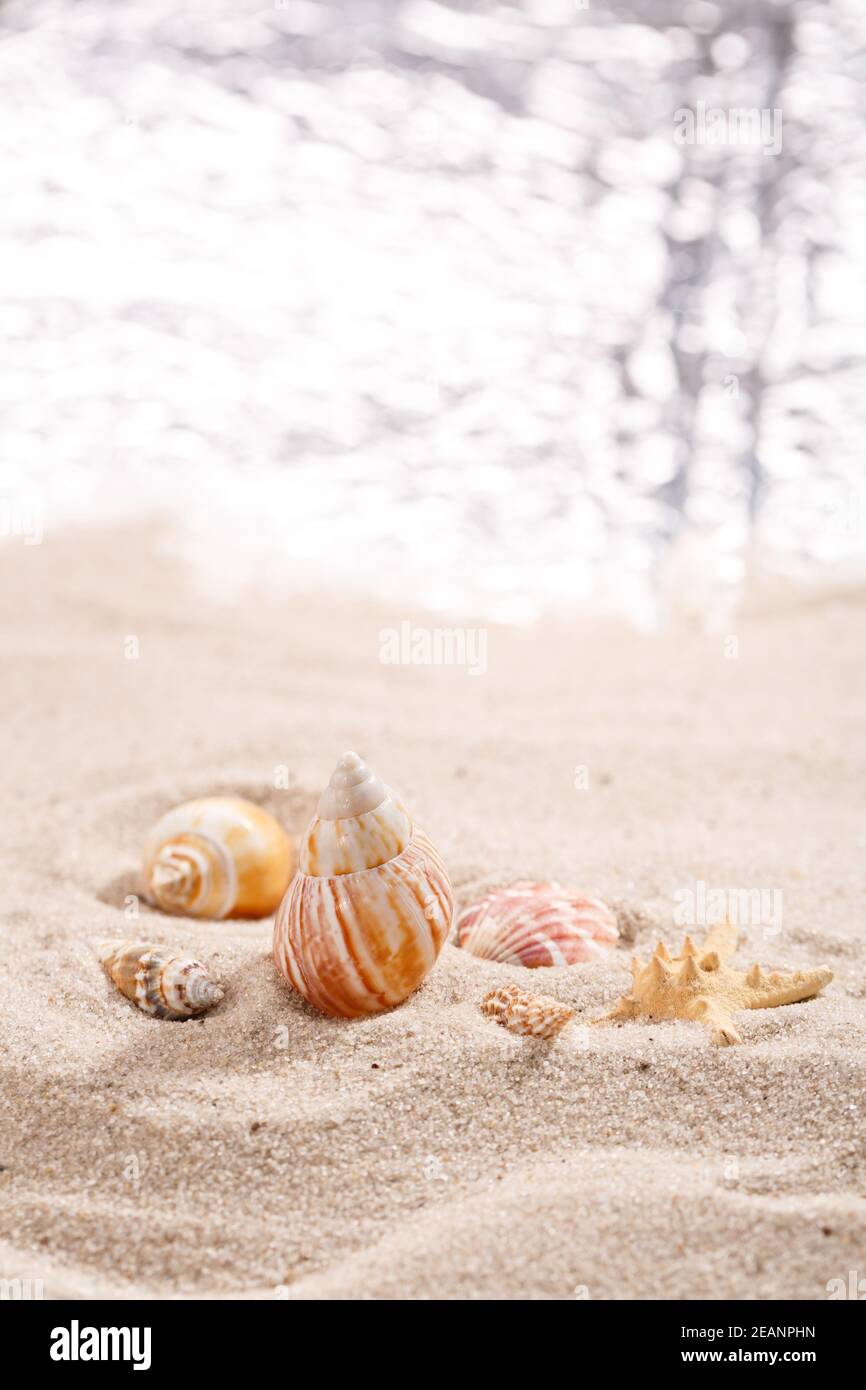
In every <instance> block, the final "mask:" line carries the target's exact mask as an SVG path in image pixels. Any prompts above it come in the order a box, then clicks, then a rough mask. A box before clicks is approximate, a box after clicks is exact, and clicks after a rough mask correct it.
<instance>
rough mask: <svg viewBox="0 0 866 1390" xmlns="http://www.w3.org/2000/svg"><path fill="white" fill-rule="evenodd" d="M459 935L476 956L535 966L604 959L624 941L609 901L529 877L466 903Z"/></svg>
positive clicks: (460, 939) (467, 949)
mask: <svg viewBox="0 0 866 1390" xmlns="http://www.w3.org/2000/svg"><path fill="white" fill-rule="evenodd" d="M457 935H458V939H459V942H460V945H461V946H462V947H463V950H464V951H469V952H470V954H471V955H473V956H481V957H482V958H483V959H484V960H495V961H500V962H502V963H503V964H506V965H524V966H526V967H527V968H528V969H530V970H532V969H535V968H536V967H537V966H542V965H575V964H576V963H578V962H580V961H588V960H604V958H605V956H606V955H607V953H608V952H609V951H610V950H612V949H613V947H614V946H615V945H616V943H617V940H618V932H617V926H616V918H615V917H614V915H613V913H612V912H611V911H610V909H609V908H607V907H605V905H604V903H603V902H599V901H598V899H596V898H585V897H583V896H582V894H580V893H575V892H574V890H573V889H571V888H564V887H563V885H562V884H561V883H531V882H528V881H521V882H520V883H514V884H512V886H511V887H510V888H497V889H496V890H495V891H494V892H492V893H488V894H487V896H486V897H484V898H482V899H481V900H480V901H479V902H477V903H473V904H472V905H471V906H470V907H466V908H464V909H463V911H462V912H461V914H460V916H459V918H458V920H457Z"/></svg>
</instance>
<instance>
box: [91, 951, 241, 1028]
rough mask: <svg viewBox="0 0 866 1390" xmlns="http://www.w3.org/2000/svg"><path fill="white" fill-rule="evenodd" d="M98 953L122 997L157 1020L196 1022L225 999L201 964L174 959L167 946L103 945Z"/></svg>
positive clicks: (195, 961)
mask: <svg viewBox="0 0 866 1390" xmlns="http://www.w3.org/2000/svg"><path fill="white" fill-rule="evenodd" d="M97 953H98V955H99V959H100V961H101V962H102V964H103V966H104V967H105V970H106V973H107V974H108V977H109V979H111V980H113V981H114V983H115V984H116V985H117V988H118V989H119V990H120V992H121V994H125V995H126V997H127V999H131V1000H132V1002H133V1003H134V1004H137V1005H138V1007H139V1008H140V1009H143V1010H144V1012H145V1013H146V1014H153V1015H154V1016H155V1017H156V1018H173V1019H184V1018H192V1017H193V1016H194V1015H195V1014H203V1013H204V1012H205V1010H206V1009H209V1008H211V1006H212V1005H214V1004H218V1003H219V1001H220V1000H221V999H222V997H223V993H224V991H223V990H222V989H221V988H220V986H219V985H218V984H216V983H215V981H214V980H212V979H211V978H210V976H209V975H208V973H207V970H206V969H205V967H204V966H203V965H202V964H201V962H200V961H197V960H192V959H191V958H190V957H189V956H177V955H174V954H173V953H172V952H171V950H170V949H169V948H168V947H167V946H146V945H142V944H141V943H140V942H136V941H103V943H102V945H101V946H98V947H97Z"/></svg>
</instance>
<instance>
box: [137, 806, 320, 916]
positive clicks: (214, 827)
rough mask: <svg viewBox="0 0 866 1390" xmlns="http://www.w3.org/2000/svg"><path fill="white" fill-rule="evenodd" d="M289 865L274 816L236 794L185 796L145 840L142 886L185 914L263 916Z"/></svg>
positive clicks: (285, 840) (166, 908) (287, 844)
mask: <svg viewBox="0 0 866 1390" xmlns="http://www.w3.org/2000/svg"><path fill="white" fill-rule="evenodd" d="M293 867H294V851H293V848H292V843H291V841H290V839H289V837H288V835H287V834H286V832H285V831H284V830H283V828H282V826H281V825H279V824H278V822H277V821H275V820H274V818H273V816H270V815H268V813H267V811H263V810H262V808H261V806H256V805H255V804H254V803H253V802H252V801H244V800H243V798H242V797H239V796H206V797H202V798H201V799H200V800H198V801H186V802H184V804H183V805H182V806H177V807H175V809H174V810H173V811H169V812H168V813H167V815H164V816H163V817H162V819H161V820H160V821H158V822H157V824H156V825H155V826H154V827H153V829H152V830H151V832H150V834H149V835H148V837H147V839H146V841H145V845H144V883H145V892H146V894H147V896H148V897H149V898H151V899H152V901H153V902H155V903H156V904H157V906H158V907H161V908H162V910H163V912H170V913H171V914H172V915H173V916H185V917H214V918H223V917H267V916H269V915H270V913H272V912H274V911H275V909H276V908H277V906H278V904H279V902H280V899H281V898H282V896H283V894H284V893H285V891H286V888H287V887H288V884H289V880H290V879H291V876H292V870H293Z"/></svg>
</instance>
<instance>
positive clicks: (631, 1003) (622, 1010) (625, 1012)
mask: <svg viewBox="0 0 866 1390" xmlns="http://www.w3.org/2000/svg"><path fill="white" fill-rule="evenodd" d="M637 1014H638V1007H637V1000H636V999H632V997H631V995H630V994H623V995H622V996H621V998H620V999H619V1000H618V1001H617V1005H616V1008H615V1009H611V1011H610V1013H609V1014H602V1016H601V1018H593V1019H590V1023H619V1022H621V1021H622V1020H623V1019H624V1018H637Z"/></svg>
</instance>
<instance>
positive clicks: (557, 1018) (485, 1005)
mask: <svg viewBox="0 0 866 1390" xmlns="http://www.w3.org/2000/svg"><path fill="white" fill-rule="evenodd" d="M481 1012H482V1013H483V1014H486V1015H487V1017H488V1018H492V1019H495V1021H496V1022H497V1023H501V1024H502V1026H503V1028H507V1029H508V1030H509V1032H511V1033H520V1034H521V1035H522V1036H524V1037H529V1038H547V1039H549V1038H555V1037H556V1035H557V1034H558V1033H561V1032H562V1030H563V1028H564V1027H565V1025H566V1023H568V1022H569V1020H570V1019H572V1018H574V1009H570V1008H569V1007H568V1005H567V1004H560V1002H559V1000H558V999H551V997H550V995H549V994H530V993H529V991H528V990H525V989H518V987H517V985H500V987H499V988H498V989H492V990H491V991H490V993H489V994H487V995H485V997H484V998H483V999H482V1001H481Z"/></svg>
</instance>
